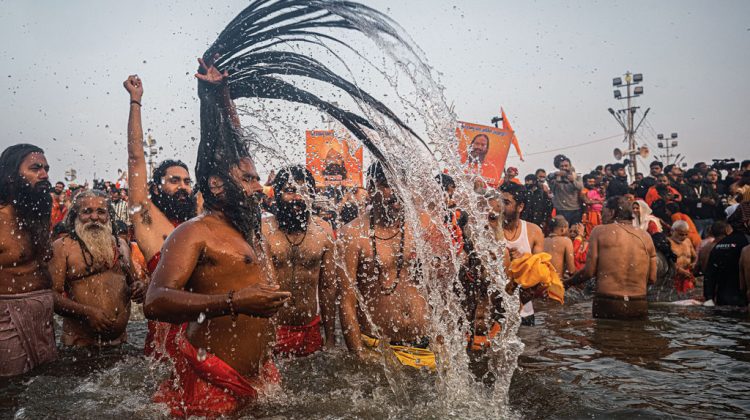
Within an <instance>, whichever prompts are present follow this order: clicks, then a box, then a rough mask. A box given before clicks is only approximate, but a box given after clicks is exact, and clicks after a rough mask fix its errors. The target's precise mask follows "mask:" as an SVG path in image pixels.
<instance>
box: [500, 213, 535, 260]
mask: <svg viewBox="0 0 750 420" xmlns="http://www.w3.org/2000/svg"><path fill="white" fill-rule="evenodd" d="M505 246H507V247H508V248H513V249H515V250H517V251H518V252H520V253H521V254H531V244H530V243H529V234H528V232H527V231H526V221H525V220H521V234H520V235H518V239H516V240H515V241H509V240H507V239H506V241H505Z"/></svg>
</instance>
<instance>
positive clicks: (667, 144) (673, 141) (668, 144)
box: [656, 133, 678, 165]
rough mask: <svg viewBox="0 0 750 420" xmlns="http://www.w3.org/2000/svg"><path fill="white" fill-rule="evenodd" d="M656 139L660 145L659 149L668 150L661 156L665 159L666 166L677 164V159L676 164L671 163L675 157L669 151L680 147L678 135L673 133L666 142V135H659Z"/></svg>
mask: <svg viewBox="0 0 750 420" xmlns="http://www.w3.org/2000/svg"><path fill="white" fill-rule="evenodd" d="M656 138H657V139H658V140H659V144H658V146H659V149H665V150H666V153H665V154H663V155H661V157H662V158H664V161H665V164H667V165H670V164H671V163H677V160H676V159H675V162H670V161H669V160H670V159H672V157H673V156H672V154H671V153H670V151H669V150H670V149H673V148H675V147H677V146H678V143H677V133H672V135H671V136H670V138H668V139H666V141H665V138H664V134H658V135H657V136H656Z"/></svg>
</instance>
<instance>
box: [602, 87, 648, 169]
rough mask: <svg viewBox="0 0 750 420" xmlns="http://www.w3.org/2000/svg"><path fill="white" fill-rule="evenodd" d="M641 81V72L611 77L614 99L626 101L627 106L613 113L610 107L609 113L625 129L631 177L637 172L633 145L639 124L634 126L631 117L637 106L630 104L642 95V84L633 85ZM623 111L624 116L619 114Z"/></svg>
mask: <svg viewBox="0 0 750 420" xmlns="http://www.w3.org/2000/svg"><path fill="white" fill-rule="evenodd" d="M641 82H643V74H642V73H636V74H632V73H630V72H627V73H625V75H624V76H623V77H615V78H613V79H612V86H614V87H615V88H616V89H615V90H614V92H613V94H614V97H615V99H618V100H620V99H625V100H627V101H628V107H627V108H626V109H621V110H619V111H618V112H617V113H615V112H614V110H613V109H612V108H610V109H609V113H610V114H612V116H613V117H615V119H616V120H617V122H618V123H619V124H620V126H621V127H622V128H623V130H625V137H626V138H627V140H628V155H629V158H630V167H629V168H628V169H630V176H631V177H635V173H636V172H638V163H637V161H636V156H637V153H638V148H637V147H636V145H635V132H636V131H637V130H638V127H639V126H640V123H639V124H638V126H636V125H635V124H634V122H633V117H634V115H635V112H636V110H637V109H638V108H639V107H634V106H632V104H631V100H632V99H633V98H635V97H638V96H641V95H643V86H635V85H637V84H639V83H641ZM623 87H624V88H625V95H623V92H621V91H620V88H623ZM623 113H624V114H626V115H625V117H624V118H623V117H622V116H621V115H620V114H623ZM647 113H648V110H646V113H645V114H644V115H643V117H644V118H645V116H646V114H647ZM641 122H643V119H641Z"/></svg>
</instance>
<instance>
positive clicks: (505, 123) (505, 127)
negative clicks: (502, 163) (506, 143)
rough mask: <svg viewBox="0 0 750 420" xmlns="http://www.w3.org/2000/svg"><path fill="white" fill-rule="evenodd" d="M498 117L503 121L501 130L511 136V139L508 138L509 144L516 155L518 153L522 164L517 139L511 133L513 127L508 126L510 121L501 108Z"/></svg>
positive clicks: (521, 154) (514, 133) (514, 134)
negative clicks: (509, 133)
mask: <svg viewBox="0 0 750 420" xmlns="http://www.w3.org/2000/svg"><path fill="white" fill-rule="evenodd" d="M500 116H501V117H502V119H503V130H507V131H509V132H511V133H513V134H512V137H511V138H510V143H511V144H512V145H513V147H514V148H515V149H516V153H518V157H519V158H521V162H523V160H524V159H523V153H521V146H519V145H518V138H517V137H516V132H515V131H513V127H511V126H510V120H509V119H508V116H507V115H505V110H504V109H503V107H500Z"/></svg>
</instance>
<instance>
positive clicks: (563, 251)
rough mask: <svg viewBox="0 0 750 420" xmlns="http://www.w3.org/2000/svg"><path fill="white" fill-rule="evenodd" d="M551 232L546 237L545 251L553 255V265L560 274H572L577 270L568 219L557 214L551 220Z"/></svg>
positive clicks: (563, 275) (561, 275) (562, 275)
mask: <svg viewBox="0 0 750 420" xmlns="http://www.w3.org/2000/svg"><path fill="white" fill-rule="evenodd" d="M549 226H550V229H551V232H550V234H549V237H547V238H544V252H546V253H548V254H550V255H551V256H552V261H551V263H552V266H553V267H555V270H556V271H557V273H558V274H559V275H560V277H561V278H562V277H565V275H566V274H567V275H572V274H573V273H575V272H576V266H575V257H574V255H573V241H571V240H570V237H569V236H568V221H567V220H565V218H564V217H562V216H555V218H554V219H552V222H550V225H549Z"/></svg>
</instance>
